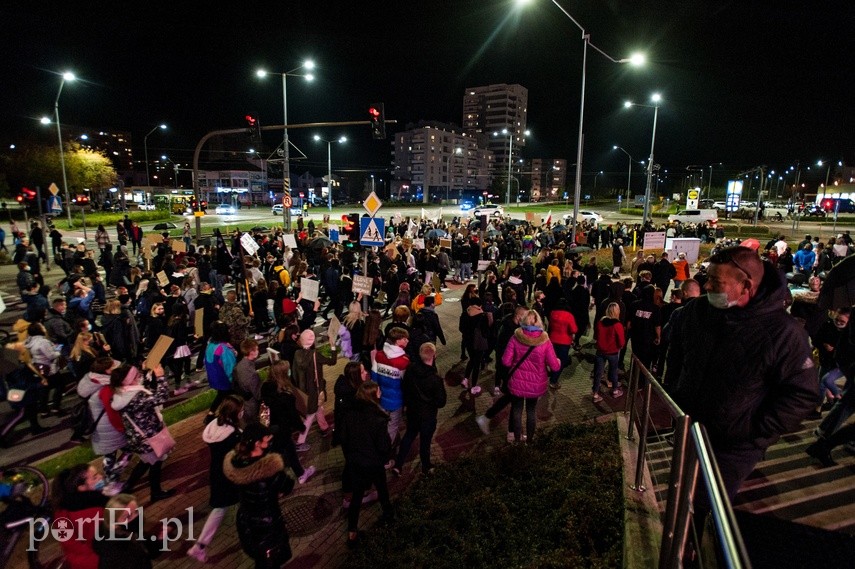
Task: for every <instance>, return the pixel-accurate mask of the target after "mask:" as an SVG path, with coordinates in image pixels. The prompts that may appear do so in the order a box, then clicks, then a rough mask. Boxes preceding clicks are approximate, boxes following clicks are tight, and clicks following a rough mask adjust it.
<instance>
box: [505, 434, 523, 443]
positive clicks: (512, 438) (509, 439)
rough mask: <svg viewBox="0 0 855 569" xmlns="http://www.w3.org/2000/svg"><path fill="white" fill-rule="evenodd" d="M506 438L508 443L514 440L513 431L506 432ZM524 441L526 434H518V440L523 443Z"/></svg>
mask: <svg viewBox="0 0 855 569" xmlns="http://www.w3.org/2000/svg"><path fill="white" fill-rule="evenodd" d="M507 440H508V442H509V443H513V442H516V439H515V438H514V433H513V432H511V433H508V439H507ZM525 441H526V436H525V435H520V442H523V443H524V442H525Z"/></svg>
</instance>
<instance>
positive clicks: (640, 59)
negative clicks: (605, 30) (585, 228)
mask: <svg viewBox="0 0 855 569" xmlns="http://www.w3.org/2000/svg"><path fill="white" fill-rule="evenodd" d="M517 1H518V3H520V4H522V3H526V2H527V1H528V0H517ZM552 3H553V4H555V6H556V7H557V8H558V9H559V10H561V12H562V13H563V14H564V15H565V16H567V18H569V19H570V21H571V22H573V23H574V24H575V25H576V27H577V28H579V30H580V31H581V32H582V41H583V42H584V44H585V45H584V46H583V47H584V49H583V51H582V95H581V97H580V102H579V137H578V141H577V146H576V181H575V188H574V193H573V225H572V228H571V231H570V238H571V239H572V242H574V243H575V241H576V220H577V219H578V217H579V200H580V198H581V195H582V153H583V152H582V151H583V148H584V141H585V135H584V132H585V131H584V128H583V127H584V120H585V80H586V77H585V74H586V70H587V65H588V46H591V47H592V48H593V49H595V50H596V51H598V52H599V53H600V54H601V55H602V56H604V57H605V58H606V59H608V60H609V61H611V62H612V63H631V64H632V65H634V66H641V65H643V64H644V62H645V56H644V55H643V54H640V53H636V54H633V55H632V57H629V58H626V59H615V58H614V57H612V56H610V55H609V54H607V53H606V52H604V51H603V50H601V49H600V48H598V47H597V46H595V45H594V44H593V43H591V35H590V34H588V33H587V32H585V28H583V27H582V25H581V24H580V23H579V22H577V21H576V19H575V18H574V17H573V16H571V15H570V12H568V11H567V10H565V9H564V7H563V6H561V4H559V3H558V2H557V0H552Z"/></svg>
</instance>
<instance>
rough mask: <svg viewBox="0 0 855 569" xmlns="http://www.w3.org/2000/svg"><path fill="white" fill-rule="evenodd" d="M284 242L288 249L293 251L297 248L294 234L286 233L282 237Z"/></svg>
mask: <svg viewBox="0 0 855 569" xmlns="http://www.w3.org/2000/svg"><path fill="white" fill-rule="evenodd" d="M282 240H283V242H284V243H285V246H286V247H290V248H291V249H296V248H297V239H296V237H294V234H293V233H286V234H285V235H283V236H282Z"/></svg>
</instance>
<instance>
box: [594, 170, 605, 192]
mask: <svg viewBox="0 0 855 569" xmlns="http://www.w3.org/2000/svg"><path fill="white" fill-rule="evenodd" d="M602 173H603V171H602V170H600V171H599V172H597V173H596V174H595V175H594V193H595V194H596V193H597V178H599V177H600V174H602Z"/></svg>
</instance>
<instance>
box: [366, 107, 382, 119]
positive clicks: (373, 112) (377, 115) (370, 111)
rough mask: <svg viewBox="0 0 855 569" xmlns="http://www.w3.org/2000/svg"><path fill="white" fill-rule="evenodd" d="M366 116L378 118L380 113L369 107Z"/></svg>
mask: <svg viewBox="0 0 855 569" xmlns="http://www.w3.org/2000/svg"><path fill="white" fill-rule="evenodd" d="M368 114H369V115H371V116H372V117H374V118H378V117H379V116H380V111H378V110H377V109H375V108H374V107H371V108H370V109H368Z"/></svg>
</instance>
